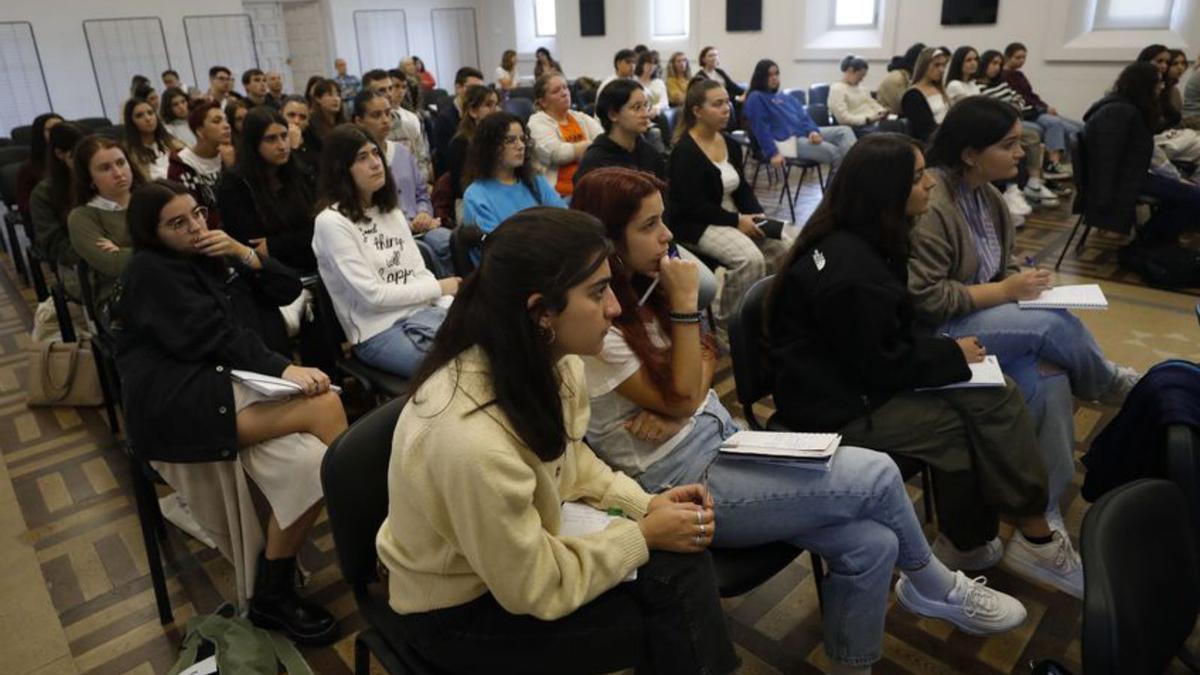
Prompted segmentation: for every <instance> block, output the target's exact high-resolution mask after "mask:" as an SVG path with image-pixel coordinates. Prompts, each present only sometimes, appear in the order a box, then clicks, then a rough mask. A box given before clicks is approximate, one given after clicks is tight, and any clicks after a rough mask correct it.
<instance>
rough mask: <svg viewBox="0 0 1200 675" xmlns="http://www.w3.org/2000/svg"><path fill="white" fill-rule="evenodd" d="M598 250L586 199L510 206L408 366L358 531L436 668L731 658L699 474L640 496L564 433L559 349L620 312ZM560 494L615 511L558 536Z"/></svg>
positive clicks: (678, 663)
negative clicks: (408, 393) (377, 492)
mask: <svg viewBox="0 0 1200 675" xmlns="http://www.w3.org/2000/svg"><path fill="white" fill-rule="evenodd" d="M609 253H610V248H609V244H608V242H607V240H606V239H605V237H604V231H603V229H602V228H601V227H600V225H599V223H598V222H597V221H596V220H595V219H594V218H592V217H591V216H589V215H587V214H583V213H580V212H578V211H568V210H565V209H553V208H533V209H526V210H525V211H522V212H521V213H519V214H517V215H515V216H513V217H511V218H509V219H508V220H506V221H505V222H504V223H502V224H501V225H500V226H499V227H498V228H497V229H496V230H495V231H494V232H492V233H491V234H490V235H488V239H487V242H486V244H485V246H484V253H483V260H482V262H481V264H480V267H479V269H478V270H477V271H476V273H475V274H473V275H472V276H470V277H469V278H468V279H467V280H466V281H465V282H464V283H463V285H462V287H461V288H460V289H459V292H458V295H457V296H456V298H455V300H454V304H453V305H451V307H450V311H449V314H448V315H447V317H446V321H445V322H444V323H443V324H442V328H441V330H440V331H439V332H438V335H437V339H436V341H435V342H434V345H433V349H432V350H431V351H430V352H429V354H428V356H427V357H426V360H425V363H424V365H423V368H422V371H421V372H420V373H419V374H418V375H416V376H415V377H414V379H413V385H412V390H413V392H414V393H413V395H412V398H411V399H410V400H409V403H408V405H407V406H406V407H405V409H404V412H403V413H402V414H401V415H400V420H399V423H398V424H397V425H396V433H395V436H394V437H393V442H392V459H391V464H390V466H389V468H388V491H389V495H388V496H389V500H388V501H389V504H388V516H387V520H385V521H384V523H383V525H382V526H381V528H380V530H379V535H378V537H377V539H376V543H377V547H378V550H379V559H380V561H381V562H382V563H383V565H384V566H386V567H387V569H388V584H389V595H390V602H391V606H392V608H393V609H394V610H395V611H396V612H397V613H398V617H397V618H398V623H399V625H400V627H401V629H402V630H403V632H404V637H405V639H406V640H407V641H408V642H409V643H410V644H412V645H413V647H414V648H415V649H416V650H417V651H418V652H419V653H421V654H422V655H423V656H424V657H425V658H426V659H427V660H429V661H431V662H432V663H433V665H435V666H437V668H438V669H440V670H442V671H445V672H452V673H479V672H506V673H507V672H521V673H585V672H588V673H604V672H612V671H615V670H621V669H623V668H628V667H630V666H634V667H637V668H638V670H639V671H640V670H641V669H643V668H645V669H646V670H647V671H650V670H652V671H654V672H657V673H681V674H682V673H700V672H704V673H729V672H733V671H734V670H735V669H736V668H737V665H738V659H737V656H736V655H735V654H734V652H733V648H732V645H731V643H730V639H729V634H728V631H727V627H726V625H725V619H724V616H723V615H722V613H721V606H720V603H719V601H718V599H717V591H716V583H715V578H714V574H713V570H712V563H711V559H710V558H709V556H708V555H707V554H705V553H704V551H705V550H706V549H707V547H708V545H709V544H710V543H711V541H712V536H713V527H714V523H713V512H712V502H711V500H710V499H709V497H708V495H707V493H706V491H705V489H704V488H703V487H702V486H700V485H684V486H680V487H676V488H672V489H671V490H668V491H666V492H664V493H661V494H659V495H654V496H652V495H649V494H647V493H646V492H644V491H643V490H642V489H641V488H640V487H639V486H638V484H637V483H636V482H635V481H633V480H632V479H631V478H629V477H628V476H625V475H623V474H621V473H614V472H613V471H612V470H611V469H609V468H608V466H606V465H605V464H604V463H603V462H601V461H600V460H599V459H597V458H596V456H595V455H594V454H593V453H592V450H591V449H590V448H589V447H588V445H587V444H586V443H585V442H584V441H583V435H584V433H585V432H586V431H587V423H588V415H589V408H588V394H587V388H586V387H585V386H584V382H583V364H582V362H581V360H580V359H579V357H578V355H579V354H596V353H599V351H600V349H601V346H602V345H603V342H604V336H605V334H606V333H607V331H608V328H609V326H610V325H611V324H612V318H613V317H614V316H616V315H617V314H618V313H619V312H620V306H619V305H618V304H617V301H616V298H615V297H614V296H613V293H612V291H611V290H610V289H609V288H608V281H609V277H610V276H611V274H610V272H609V268H608V260H607V259H608V255H609ZM696 320H697V321H698V320H699V314H698V313H697V315H696ZM564 501H571V502H583V503H584V504H586V505H588V506H591V507H595V508H597V509H602V510H609V511H610V514H611V513H613V511H612V510H613V509H616V510H617V511H616V513H619V514H621V515H623V516H624V517H620V516H618V517H614V518H612V519H611V520H609V521H605V520H604V519H605V515H604V514H597V515H598V516H599V518H600V522H601V529H598V530H596V531H590V532H587V531H575V532H572V531H570V530H568V529H567V526H566V525H565V524H564V520H565V515H564V511H565V509H564V508H563V507H562V503H563V502H564ZM634 573H636V579H634V580H632V581H631V582H630V583H623V581H625V580H627V579H628V578H629V577H630V576H631V575H633V574H634Z"/></svg>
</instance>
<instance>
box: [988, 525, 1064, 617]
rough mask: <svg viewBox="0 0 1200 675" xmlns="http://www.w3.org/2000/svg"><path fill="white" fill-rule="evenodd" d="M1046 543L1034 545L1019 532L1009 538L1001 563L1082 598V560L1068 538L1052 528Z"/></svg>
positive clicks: (1029, 577)
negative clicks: (1049, 538) (1048, 540)
mask: <svg viewBox="0 0 1200 675" xmlns="http://www.w3.org/2000/svg"><path fill="white" fill-rule="evenodd" d="M1051 538H1052V540H1051V541H1050V543H1049V544H1034V543H1032V542H1030V541H1029V540H1028V539H1026V538H1025V535H1023V534H1021V533H1020V532H1019V531H1018V532H1015V533H1013V536H1012V539H1009V540H1008V547H1007V550H1006V551H1005V553H1004V566H1005V567H1007V568H1008V569H1010V570H1012V571H1013V572H1015V573H1017V574H1019V575H1020V576H1023V577H1025V578H1027V579H1036V580H1037V581H1040V582H1042V583H1045V584H1049V585H1051V586H1053V587H1055V588H1057V589H1058V590H1060V591H1062V592H1064V593H1067V594H1069V595H1073V596H1075V597H1076V598H1079V599H1080V600H1082V599H1083V561H1082V560H1080V559H1079V554H1078V553H1076V552H1075V547H1074V546H1072V545H1071V540H1070V538H1068V537H1067V536H1066V535H1065V534H1063V533H1062V532H1059V531H1057V530H1055V531H1054V532H1053V533H1052V534H1051Z"/></svg>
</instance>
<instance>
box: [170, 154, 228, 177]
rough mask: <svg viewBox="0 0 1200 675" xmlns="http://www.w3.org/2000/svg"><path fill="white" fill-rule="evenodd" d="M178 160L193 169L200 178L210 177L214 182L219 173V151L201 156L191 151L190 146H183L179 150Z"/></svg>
mask: <svg viewBox="0 0 1200 675" xmlns="http://www.w3.org/2000/svg"><path fill="white" fill-rule="evenodd" d="M179 161H181V162H183V163H184V164H187V165H188V166H190V167H192V168H193V169H195V170H196V173H198V174H200V176H201V177H202V178H210V179H212V180H213V182H214V183H215V182H216V178H217V177H218V176H219V175H220V173H221V153H219V152H218V153H217V154H215V155H213V156H212V157H201V156H200V155H197V154H196V153H194V152H192V149H191V148H184V149H182V150H180V151H179Z"/></svg>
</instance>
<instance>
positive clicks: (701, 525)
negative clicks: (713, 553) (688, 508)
mask: <svg viewBox="0 0 1200 675" xmlns="http://www.w3.org/2000/svg"><path fill="white" fill-rule="evenodd" d="M700 536H701V537H703V536H704V523H700Z"/></svg>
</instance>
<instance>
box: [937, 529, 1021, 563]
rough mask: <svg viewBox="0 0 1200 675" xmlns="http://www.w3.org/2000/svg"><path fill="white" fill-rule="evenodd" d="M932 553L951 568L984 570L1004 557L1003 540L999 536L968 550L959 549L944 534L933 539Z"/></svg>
mask: <svg viewBox="0 0 1200 675" xmlns="http://www.w3.org/2000/svg"><path fill="white" fill-rule="evenodd" d="M931 548H933V554H934V555H935V556H937V559H938V560H941V561H942V563H944V564H945V565H946V567H949V568H950V569H952V570H969V571H975V570H986V569H989V568H991V567H995V566H996V564H997V563H999V562H1000V559H1001V558H1003V557H1004V542H1002V541H1000V537H996V538H995V539H993V540H991V541H989V542H988V543H986V544H984V545H983V546H978V547H976V548H973V549H971V550H969V551H960V550H959V549H958V548H956V547H955V546H954V544H952V543H951V542H950V540H949V539H947V538H946V537H945V535H941V534H939V535H938V537H937V539H936V540H934V542H933V546H932V547H931Z"/></svg>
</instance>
